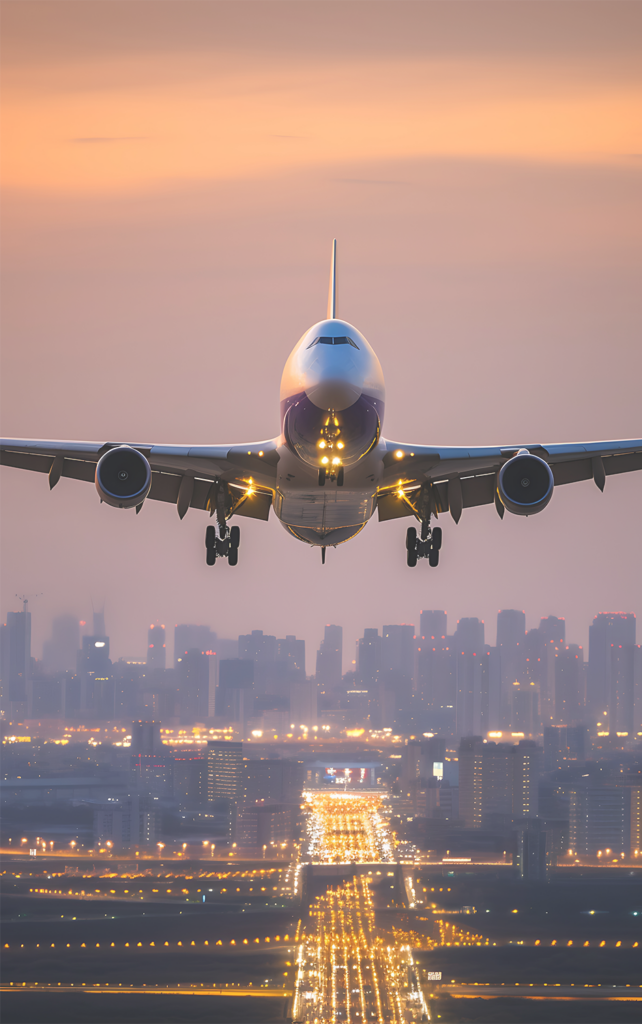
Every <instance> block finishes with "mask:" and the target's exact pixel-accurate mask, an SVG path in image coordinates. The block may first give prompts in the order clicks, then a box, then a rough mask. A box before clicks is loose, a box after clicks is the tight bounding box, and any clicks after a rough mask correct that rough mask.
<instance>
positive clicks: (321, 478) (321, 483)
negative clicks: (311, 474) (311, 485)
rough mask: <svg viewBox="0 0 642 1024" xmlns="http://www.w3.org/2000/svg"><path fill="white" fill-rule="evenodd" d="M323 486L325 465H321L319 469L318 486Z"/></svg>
mask: <svg viewBox="0 0 642 1024" xmlns="http://www.w3.org/2000/svg"><path fill="white" fill-rule="evenodd" d="M324 486H325V466H321V469H320V470H319V487H324Z"/></svg>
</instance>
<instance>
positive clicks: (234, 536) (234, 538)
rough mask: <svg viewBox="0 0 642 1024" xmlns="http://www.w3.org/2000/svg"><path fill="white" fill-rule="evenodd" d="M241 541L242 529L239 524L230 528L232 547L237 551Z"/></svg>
mask: <svg viewBox="0 0 642 1024" xmlns="http://www.w3.org/2000/svg"><path fill="white" fill-rule="evenodd" d="M240 543H241V531H240V529H239V527H238V526H233V527H232V528H231V529H230V548H233V549H234V550H235V551H237V550H238V548H239V545H240Z"/></svg>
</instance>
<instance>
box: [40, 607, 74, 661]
mask: <svg viewBox="0 0 642 1024" xmlns="http://www.w3.org/2000/svg"><path fill="white" fill-rule="evenodd" d="M79 648H80V623H79V621H78V619H77V618H76V616H75V615H58V616H56V618H55V619H54V620H53V622H52V624H51V639H50V640H45V642H44V644H43V646H42V660H43V662H44V664H45V668H46V670H47V672H75V671H76V667H77V661H78V650H79Z"/></svg>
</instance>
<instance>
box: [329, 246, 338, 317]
mask: <svg viewBox="0 0 642 1024" xmlns="http://www.w3.org/2000/svg"><path fill="white" fill-rule="evenodd" d="M336 316H337V240H336V238H333V239H332V259H331V261H330V289H329V291H328V320H335V319H336Z"/></svg>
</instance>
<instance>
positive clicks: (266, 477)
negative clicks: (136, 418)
mask: <svg viewBox="0 0 642 1024" xmlns="http://www.w3.org/2000/svg"><path fill="white" fill-rule="evenodd" d="M122 443H124V442H116V443H111V442H108V443H103V444H101V443H87V442H77V441H35V440H26V441H25V440H16V439H8V440H2V441H0V464H2V465H5V466H14V467H16V468H17V469H27V470H31V471H32V472H36V473H47V474H48V476H49V486H50V487H55V486H56V484H57V483H58V481H59V480H60V479H61V477H70V478H71V479H72V480H87V481H89V482H91V483H94V481H95V477H96V465H97V463H98V461H99V459H100V458H101V457H102V456H103V455H104V454H105V453H106V452H108V451H109V450H110V449H112V448H118V447H120V445H121V444H122ZM129 447H131V448H135V449H136V450H137V451H138V452H140V453H141V454H142V455H144V456H145V458H146V459H147V461H148V462H149V464H150V467H151V471H152V485H151V489H150V492H149V494H148V496H147V497H148V498H151V499H152V501H169V502H173V503H174V504H175V505H176V507H177V510H178V514H179V516H180V517H181V519H182V518H183V516H184V515H185V513H186V512H187V510H188V508H200V509H205V510H207V511H209V513H210V515H212V514H213V513H214V511H215V502H214V500H213V493H214V491H213V488H214V486H216V485H218V484H219V483H220V482H223V483H224V484H226V485H227V487H228V491H227V493H228V495H229V501H230V503H231V510H232V514H235V515H241V516H249V517H250V518H252V519H267V518H268V516H269V514H270V506H271V504H272V495H273V491H274V486H275V481H276V465H277V462H278V460H279V456H278V453H277V450H276V447H277V445H276V441H262V442H259V443H252V444H242V445H200V446H189V445H153V444H131V445H129Z"/></svg>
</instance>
